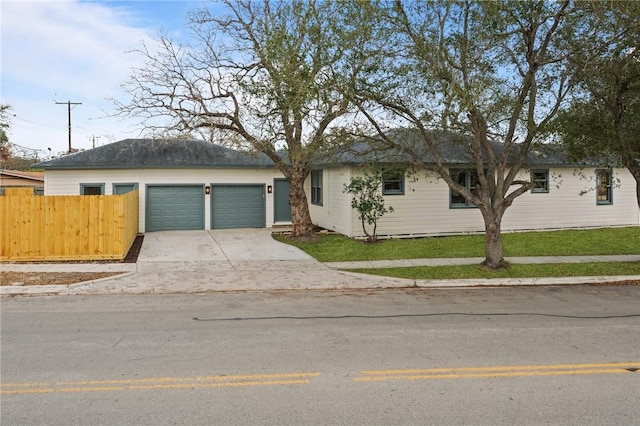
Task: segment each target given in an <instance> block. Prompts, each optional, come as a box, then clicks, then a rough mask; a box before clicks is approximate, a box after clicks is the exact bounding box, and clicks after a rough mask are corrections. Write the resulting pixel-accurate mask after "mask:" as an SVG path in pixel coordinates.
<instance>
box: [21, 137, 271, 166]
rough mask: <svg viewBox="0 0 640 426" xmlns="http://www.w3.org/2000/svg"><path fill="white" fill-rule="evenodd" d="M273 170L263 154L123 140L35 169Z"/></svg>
mask: <svg viewBox="0 0 640 426" xmlns="http://www.w3.org/2000/svg"><path fill="white" fill-rule="evenodd" d="M273 166H274V163H273V161H271V159H269V158H268V157H267V156H266V155H264V154H254V153H249V152H242V151H236V150H233V149H229V148H225V147H222V146H220V145H216V144H213V143H210V142H205V141H199V140H172V139H125V140H122V141H119V142H114V143H111V144H108V145H103V146H100V147H98V148H94V149H90V150H87V151H82V152H78V153H75V154H70V155H66V156H64V157H60V158H54V159H52V160H48V161H43V162H41V163H38V164H35V165H34V167H38V168H43V169H103V168H172V167H214V168H224V167H249V168H254V167H256V168H257V167H273Z"/></svg>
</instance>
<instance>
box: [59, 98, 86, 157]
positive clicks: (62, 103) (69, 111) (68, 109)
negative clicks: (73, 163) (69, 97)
mask: <svg viewBox="0 0 640 426" xmlns="http://www.w3.org/2000/svg"><path fill="white" fill-rule="evenodd" d="M56 104H58V105H66V106H67V112H68V114H69V154H71V105H82V102H71V101H67V102H56Z"/></svg>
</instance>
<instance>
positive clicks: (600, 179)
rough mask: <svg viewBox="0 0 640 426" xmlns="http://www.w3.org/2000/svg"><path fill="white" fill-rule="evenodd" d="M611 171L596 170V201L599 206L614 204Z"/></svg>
mask: <svg viewBox="0 0 640 426" xmlns="http://www.w3.org/2000/svg"><path fill="white" fill-rule="evenodd" d="M612 180H613V179H612V176H611V170H596V201H597V203H598V204H613V186H612Z"/></svg>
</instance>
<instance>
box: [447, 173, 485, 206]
mask: <svg viewBox="0 0 640 426" xmlns="http://www.w3.org/2000/svg"><path fill="white" fill-rule="evenodd" d="M449 173H450V174H451V177H452V178H453V180H455V181H456V182H458V183H459V184H460V185H462V186H464V187H465V188H466V189H468V190H469V191H471V192H473V191H475V189H476V186H478V173H477V172H476V171H475V170H471V169H451V170H449ZM449 192H450V200H449V206H450V207H451V208H464V207H475V205H474V204H473V203H472V202H470V201H467V200H466V198H464V196H463V195H462V194H460V193H459V192H458V191H454V190H453V189H450V191H449Z"/></svg>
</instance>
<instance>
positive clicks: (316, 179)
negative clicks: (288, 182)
mask: <svg viewBox="0 0 640 426" xmlns="http://www.w3.org/2000/svg"><path fill="white" fill-rule="evenodd" d="M311 204H315V205H316V206H321V205H322V170H312V171H311Z"/></svg>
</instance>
